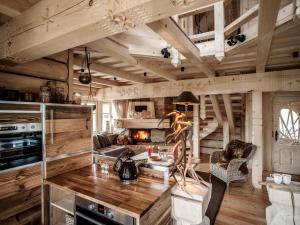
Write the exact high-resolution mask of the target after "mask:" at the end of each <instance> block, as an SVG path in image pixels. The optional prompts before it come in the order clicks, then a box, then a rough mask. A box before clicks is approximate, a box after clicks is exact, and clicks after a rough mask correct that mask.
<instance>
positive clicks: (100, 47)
mask: <svg viewBox="0 0 300 225" xmlns="http://www.w3.org/2000/svg"><path fill="white" fill-rule="evenodd" d="M87 46H88V47H89V48H91V49H93V50H96V51H100V52H103V51H104V52H105V53H108V54H109V55H111V56H113V57H114V58H117V59H119V60H121V61H123V62H125V63H128V64H130V65H131V66H136V67H137V68H139V69H141V70H145V72H151V73H153V74H155V75H157V76H160V77H163V78H165V79H167V80H171V81H172V80H176V76H175V75H173V74H171V73H170V72H169V71H165V70H163V69H160V68H158V67H157V66H154V65H151V64H149V63H148V62H147V61H146V60H140V59H136V58H135V57H133V56H132V55H130V53H129V50H128V48H127V47H126V46H123V45H121V44H119V43H117V42H115V41H113V40H111V39H109V38H104V39H101V40H98V41H94V42H91V43H88V44H87Z"/></svg>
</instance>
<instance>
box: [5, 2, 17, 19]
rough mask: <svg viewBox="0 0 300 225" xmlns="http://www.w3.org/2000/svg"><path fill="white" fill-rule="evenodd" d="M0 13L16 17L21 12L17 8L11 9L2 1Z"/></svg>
mask: <svg viewBox="0 0 300 225" xmlns="http://www.w3.org/2000/svg"><path fill="white" fill-rule="evenodd" d="M0 13H2V14H4V15H6V16H8V17H16V16H19V15H20V14H21V12H20V11H19V10H16V9H13V8H11V7H9V6H7V5H5V4H4V3H2V2H0Z"/></svg>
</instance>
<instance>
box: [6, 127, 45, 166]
mask: <svg viewBox="0 0 300 225" xmlns="http://www.w3.org/2000/svg"><path fill="white" fill-rule="evenodd" d="M41 160H42V124H41V123H14V124H1V125H0V171H1V170H5V169H10V168H14V167H18V166H23V165H26V164H31V163H35V162H39V161H41Z"/></svg>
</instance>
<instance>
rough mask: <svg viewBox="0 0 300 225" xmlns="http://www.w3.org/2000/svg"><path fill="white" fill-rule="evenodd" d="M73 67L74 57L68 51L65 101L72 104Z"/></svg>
mask: <svg viewBox="0 0 300 225" xmlns="http://www.w3.org/2000/svg"><path fill="white" fill-rule="evenodd" d="M73 66H74V55H73V50H71V49H69V50H68V96H67V97H68V98H67V101H70V102H72V101H73V91H74V88H73V78H74V71H73Z"/></svg>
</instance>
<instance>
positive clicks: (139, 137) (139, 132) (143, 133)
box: [130, 129, 151, 144]
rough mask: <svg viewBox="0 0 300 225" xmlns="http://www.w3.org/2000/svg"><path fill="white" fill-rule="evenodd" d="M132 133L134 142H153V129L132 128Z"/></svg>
mask: <svg viewBox="0 0 300 225" xmlns="http://www.w3.org/2000/svg"><path fill="white" fill-rule="evenodd" d="M130 133H131V135H130V136H131V139H132V141H133V143H134V144H136V143H138V142H151V129H131V130H130Z"/></svg>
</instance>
